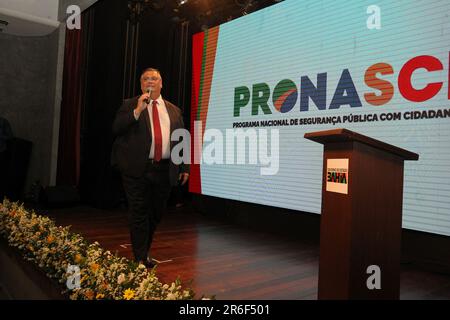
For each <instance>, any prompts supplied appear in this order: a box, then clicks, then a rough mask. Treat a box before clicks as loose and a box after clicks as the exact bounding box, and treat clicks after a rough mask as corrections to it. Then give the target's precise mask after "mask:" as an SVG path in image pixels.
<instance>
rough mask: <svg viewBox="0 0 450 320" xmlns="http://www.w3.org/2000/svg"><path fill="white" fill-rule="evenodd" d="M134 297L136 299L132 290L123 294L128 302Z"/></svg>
mask: <svg viewBox="0 0 450 320" xmlns="http://www.w3.org/2000/svg"><path fill="white" fill-rule="evenodd" d="M133 297H134V291H133V290H131V289H127V290H125V292H124V293H123V298H124V299H126V300H131V299H132V298H133Z"/></svg>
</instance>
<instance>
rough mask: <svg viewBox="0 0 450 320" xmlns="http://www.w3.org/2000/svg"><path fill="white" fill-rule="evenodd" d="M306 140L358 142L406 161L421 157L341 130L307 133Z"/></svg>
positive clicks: (324, 142)
mask: <svg viewBox="0 0 450 320" xmlns="http://www.w3.org/2000/svg"><path fill="white" fill-rule="evenodd" d="M304 137H305V138H306V139H309V140H312V141H315V142H318V143H321V144H327V143H333V142H349V141H357V142H361V143H364V144H367V145H369V146H371V147H373V148H376V149H380V150H383V151H385V152H389V153H392V154H395V155H398V156H400V157H402V158H403V159H404V160H418V159H419V155H418V154H417V153H414V152H411V151H408V150H405V149H402V148H399V147H396V146H394V145H392V144H388V143H386V142H383V141H380V140H376V139H373V138H370V137H367V136H364V135H362V134H359V133H357V132H354V131H351V130H348V129H344V128H340V129H333V130H325V131H315V132H309V133H305V136H304Z"/></svg>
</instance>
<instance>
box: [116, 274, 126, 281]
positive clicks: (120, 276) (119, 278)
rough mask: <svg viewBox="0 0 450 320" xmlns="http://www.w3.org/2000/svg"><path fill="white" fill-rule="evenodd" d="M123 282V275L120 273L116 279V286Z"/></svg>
mask: <svg viewBox="0 0 450 320" xmlns="http://www.w3.org/2000/svg"><path fill="white" fill-rule="evenodd" d="M124 281H125V275H124V274H123V273H121V274H120V275H119V276H118V277H117V284H122V283H123V282H124Z"/></svg>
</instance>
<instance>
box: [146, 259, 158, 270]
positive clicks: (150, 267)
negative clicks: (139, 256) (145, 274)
mask: <svg viewBox="0 0 450 320" xmlns="http://www.w3.org/2000/svg"><path fill="white" fill-rule="evenodd" d="M144 266H146V267H147V268H148V269H152V268H153V267H154V266H156V263H154V262H153V260H152V259H150V258H147V260H146V261H144Z"/></svg>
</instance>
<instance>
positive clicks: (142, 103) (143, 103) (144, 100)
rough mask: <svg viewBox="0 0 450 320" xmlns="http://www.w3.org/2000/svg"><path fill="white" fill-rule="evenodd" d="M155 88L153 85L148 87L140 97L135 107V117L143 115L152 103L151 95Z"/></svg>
mask: <svg viewBox="0 0 450 320" xmlns="http://www.w3.org/2000/svg"><path fill="white" fill-rule="evenodd" d="M152 91H153V89H152V88H151V87H148V88H147V90H146V92H145V93H143V94H142V95H141V96H140V97H139V99H138V103H137V106H136V108H135V109H134V111H133V112H134V117H135V118H136V120H137V119H139V116H140V115H141V112H142V111H144V110H145V109H147V105H148V104H149V103H150V99H151V95H152Z"/></svg>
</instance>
